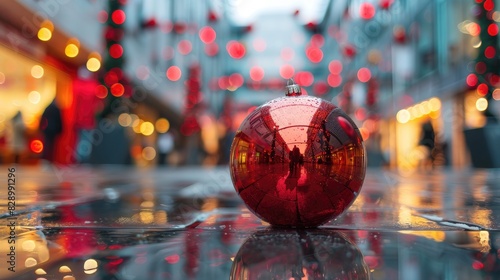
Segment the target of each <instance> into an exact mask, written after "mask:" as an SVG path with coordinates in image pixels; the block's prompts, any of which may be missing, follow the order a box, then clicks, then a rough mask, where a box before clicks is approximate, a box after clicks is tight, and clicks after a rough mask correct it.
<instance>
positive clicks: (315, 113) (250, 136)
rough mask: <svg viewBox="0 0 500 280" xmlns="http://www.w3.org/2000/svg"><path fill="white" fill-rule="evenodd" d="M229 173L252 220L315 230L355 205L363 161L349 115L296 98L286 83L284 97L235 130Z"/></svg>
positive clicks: (309, 98)
mask: <svg viewBox="0 0 500 280" xmlns="http://www.w3.org/2000/svg"><path fill="white" fill-rule="evenodd" d="M230 169H231V178H232V180H233V184H234V187H235V189H236V191H237V192H238V194H239V195H240V197H241V198H242V199H243V201H244V202H245V203H246V205H247V206H248V208H249V209H250V210H251V211H252V212H253V213H254V214H255V215H257V216H258V217H260V218H261V219H263V220H264V221H267V222H269V223H270V224H272V225H274V226H291V227H316V226H319V225H321V224H323V223H326V222H327V221H329V220H331V219H333V218H335V217H337V216H338V215H340V214H342V213H343V212H344V211H345V210H346V209H347V208H348V207H349V206H350V205H351V204H352V203H353V201H354V200H355V199H356V197H357V196H358V194H359V191H360V190H361V186H362V184H363V180H364V177H365V171H366V158H365V150H364V146H363V141H362V138H361V135H360V133H359V130H358V128H357V127H356V125H355V124H354V122H353V121H352V120H351V119H350V118H349V116H347V114H345V113H344V112H343V111H342V110H341V109H340V108H338V107H336V106H335V105H333V104H332V103H330V102H328V101H325V100H323V99H320V98H317V97H312V96H304V95H301V90H300V87H299V86H298V85H297V84H294V83H293V80H292V79H290V80H288V84H287V90H286V97H281V98H277V99H274V100H272V101H269V102H268V103H266V104H264V105H262V106H260V107H258V108H257V109H255V110H254V111H253V112H252V113H250V115H249V116H248V117H247V118H246V119H245V120H244V121H243V123H242V124H241V126H240V128H239V130H238V131H237V133H236V136H235V139H234V141H233V145H232V146H231V157H230Z"/></svg>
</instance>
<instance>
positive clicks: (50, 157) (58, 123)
mask: <svg viewBox="0 0 500 280" xmlns="http://www.w3.org/2000/svg"><path fill="white" fill-rule="evenodd" d="M39 128H40V131H41V132H42V134H43V146H44V147H43V152H42V159H45V160H47V161H49V162H54V159H55V153H56V149H55V147H56V141H57V140H58V138H59V135H61V133H62V130H63V123H62V117H61V110H60V109H59V107H58V106H57V104H56V101H55V99H54V100H52V102H51V103H50V104H49V106H47V108H45V110H44V111H43V114H42V117H41V118H40V124H39Z"/></svg>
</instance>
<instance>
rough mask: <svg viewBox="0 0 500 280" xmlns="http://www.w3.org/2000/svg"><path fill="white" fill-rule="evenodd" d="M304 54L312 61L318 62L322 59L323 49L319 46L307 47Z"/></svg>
mask: <svg viewBox="0 0 500 280" xmlns="http://www.w3.org/2000/svg"><path fill="white" fill-rule="evenodd" d="M306 56H307V58H308V59H309V60H310V61H311V62H312V63H319V62H321V60H322V59H323V51H322V50H321V49H320V48H316V47H308V48H307V49H306Z"/></svg>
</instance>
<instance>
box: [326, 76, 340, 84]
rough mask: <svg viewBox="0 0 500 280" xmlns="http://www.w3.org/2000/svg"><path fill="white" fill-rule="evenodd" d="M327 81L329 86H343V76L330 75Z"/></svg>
mask: <svg viewBox="0 0 500 280" xmlns="http://www.w3.org/2000/svg"><path fill="white" fill-rule="evenodd" d="M327 81H328V85H329V86H331V87H338V86H340V84H342V76H340V75H335V74H330V75H328V79H327Z"/></svg>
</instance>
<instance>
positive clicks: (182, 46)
mask: <svg viewBox="0 0 500 280" xmlns="http://www.w3.org/2000/svg"><path fill="white" fill-rule="evenodd" d="M177 49H178V50H179V53H180V54H182V55H187V54H189V53H190V52H191V50H192V49H193V46H192V45H191V42H190V41H188V40H181V41H180V42H179V44H178V45H177Z"/></svg>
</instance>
